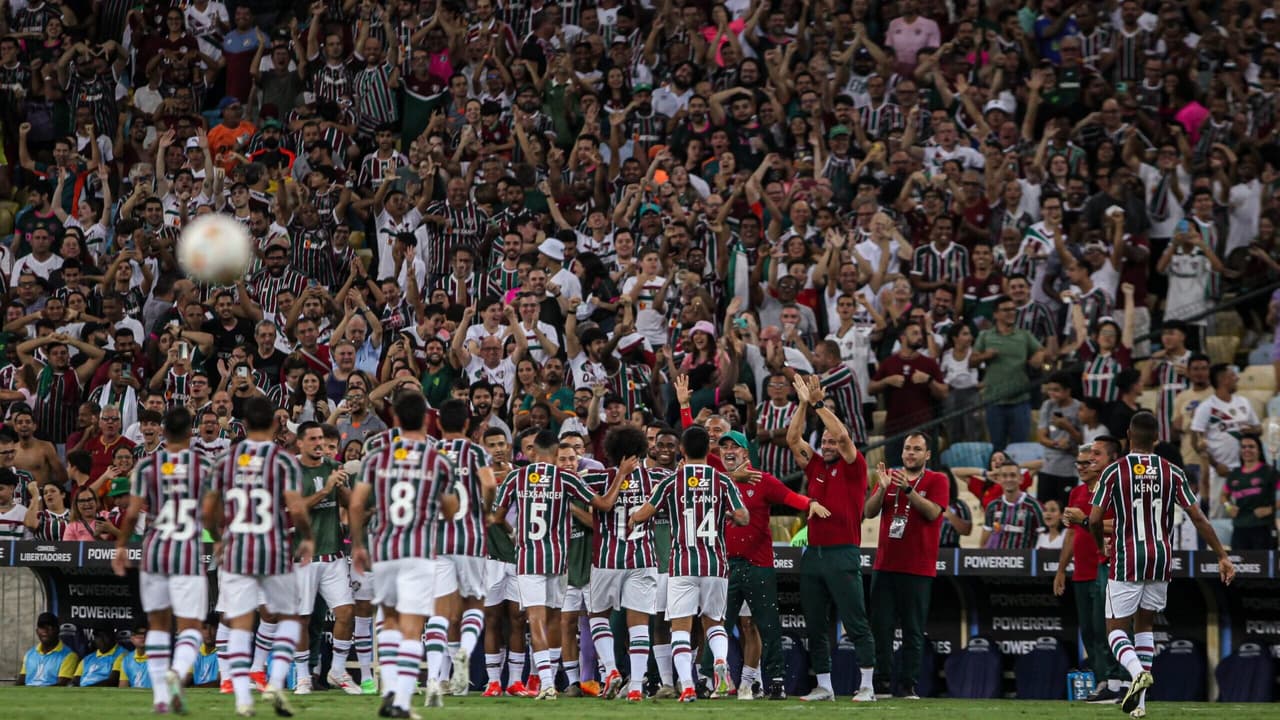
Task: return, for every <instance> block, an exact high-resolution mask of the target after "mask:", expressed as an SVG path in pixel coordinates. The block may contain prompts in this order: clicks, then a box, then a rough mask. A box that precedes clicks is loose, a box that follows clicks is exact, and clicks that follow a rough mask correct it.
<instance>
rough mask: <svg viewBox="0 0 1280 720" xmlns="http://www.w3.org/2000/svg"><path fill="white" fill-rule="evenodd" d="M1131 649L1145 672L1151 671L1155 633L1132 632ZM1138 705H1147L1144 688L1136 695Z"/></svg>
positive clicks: (1154, 649) (1144, 706)
mask: <svg viewBox="0 0 1280 720" xmlns="http://www.w3.org/2000/svg"><path fill="white" fill-rule="evenodd" d="M1133 649H1134V651H1135V652H1136V653H1138V662H1140V663H1142V669H1143V670H1144V671H1145V672H1151V663H1152V662H1153V661H1154V660H1155V653H1156V634H1155V633H1152V632H1140V633H1134V634H1133ZM1138 707H1140V708H1143V709H1144V710H1145V709H1146V707H1147V691H1146V690H1143V691H1142V693H1141V694H1139V695H1138Z"/></svg>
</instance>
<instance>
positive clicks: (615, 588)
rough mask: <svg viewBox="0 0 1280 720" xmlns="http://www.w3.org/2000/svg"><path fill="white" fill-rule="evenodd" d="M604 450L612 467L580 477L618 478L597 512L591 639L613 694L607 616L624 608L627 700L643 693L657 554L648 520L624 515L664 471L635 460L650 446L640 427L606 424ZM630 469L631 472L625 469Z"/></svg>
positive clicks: (599, 486)
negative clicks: (613, 498) (607, 504)
mask: <svg viewBox="0 0 1280 720" xmlns="http://www.w3.org/2000/svg"><path fill="white" fill-rule="evenodd" d="M604 451H605V456H606V457H607V458H608V459H609V464H610V465H611V466H612V467H611V468H610V469H609V470H608V471H606V472H602V473H591V474H589V475H587V476H585V477H584V478H583V480H585V481H586V483H587V485H588V486H589V487H590V488H591V489H592V491H594V492H603V491H604V490H605V488H607V487H608V486H609V485H610V484H612V483H613V482H614V481H616V480H617V479H618V476H621V477H622V482H621V484H620V485H619V488H620V489H619V492H618V502H617V504H616V505H614V508H613V510H612V511H610V512H607V513H605V512H597V513H596V514H595V522H594V528H595V534H596V542H595V548H596V552H595V561H594V562H593V563H592V566H591V584H590V586H589V588H588V591H587V610H588V611H589V612H590V614H591V640H592V642H593V643H594V645H595V648H596V654H597V656H598V657H599V658H600V662H601V663H602V664H603V665H604V673H605V678H604V687H603V688H602V692H601V694H602V695H603V696H604V697H605V698H606V699H612V698H614V697H616V696H617V695H618V693H619V692H620V691H621V689H622V674H621V673H620V672H618V665H617V661H616V660H615V659H614V643H613V632H612V631H611V630H610V628H609V616H610V615H611V614H612V612H613V611H614V610H626V614H627V638H628V643H627V647H628V656H629V659H630V665H631V672H630V685H629V687H628V688H627V700H628V701H630V702H640V701H641V700H643V699H644V694H643V692H642V688H643V687H644V674H645V670H646V669H647V668H648V666H649V617H650V616H651V615H653V613H654V611H655V608H656V601H655V598H654V595H655V593H656V592H657V589H658V570H657V568H656V563H657V554H656V552H655V550H654V547H653V526H652V525H650V524H648V523H646V524H644V525H637V526H635V527H634V528H629V527H628V526H627V521H628V519H629V518H630V515H631V513H632V512H633V511H634V510H635V509H636V508H638V507H640V506H641V505H643V504H644V503H645V502H646V501H648V499H649V497H650V496H651V495H652V494H653V490H654V489H655V488H656V487H657V484H658V482H659V481H660V480H662V479H665V478H666V477H667V473H666V472H658V473H654V472H652V471H650V470H649V468H646V467H642V466H641V465H640V463H639V462H638V460H637V459H638V458H642V457H644V456H645V455H647V454H648V451H649V448H648V441H647V440H646V439H645V434H644V431H643V430H640V429H638V428H635V427H630V426H623V427H619V428H614V429H613V430H610V431H609V434H608V435H606V436H605V439H604ZM629 459H630V460H629ZM628 470H629V471H630V472H626V471H628Z"/></svg>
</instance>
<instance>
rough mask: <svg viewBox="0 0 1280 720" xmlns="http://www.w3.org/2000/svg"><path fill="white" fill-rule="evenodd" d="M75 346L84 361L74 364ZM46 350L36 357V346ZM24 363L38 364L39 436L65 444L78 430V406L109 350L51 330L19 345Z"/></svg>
mask: <svg viewBox="0 0 1280 720" xmlns="http://www.w3.org/2000/svg"><path fill="white" fill-rule="evenodd" d="M68 346H71V347H74V348H75V349H76V350H77V352H78V354H79V355H82V356H84V358H85V360H84V362H81V363H80V365H79V366H77V367H74V368H73V367H71V351H70V349H69V348H68ZM40 348H43V349H44V350H45V357H44V358H43V359H41V358H40V357H38V356H37V354H36V351H37V349H40ZM17 350H18V358H19V361H20V362H21V364H23V365H26V366H30V367H38V368H39V372H38V373H37V392H36V407H35V411H36V412H35V419H36V422H37V427H38V428H39V429H38V431H37V434H38V435H39V437H40V439H42V440H48V441H49V442H51V443H53V444H54V445H56V446H61V445H64V444H66V442H67V437H68V436H69V435H71V432H72V430H74V429H75V422H76V408H78V407H79V406H80V401H81V398H83V397H84V396H85V394H86V388H87V387H88V384H89V381H90V380H91V379H92V378H93V373H94V371H96V370H97V369H98V365H99V364H100V363H101V362H102V359H103V358H104V357H106V351H105V350H103V349H102V348H100V347H98V346H97V345H91V344H90V343H87V342H85V341H83V340H78V339H76V338H71V337H68V336H66V335H64V334H62V333H52V334H50V335H46V336H44V337H42V338H37V339H35V340H28V341H26V342H24V343H22V344H21V345H19V346H18V348H17Z"/></svg>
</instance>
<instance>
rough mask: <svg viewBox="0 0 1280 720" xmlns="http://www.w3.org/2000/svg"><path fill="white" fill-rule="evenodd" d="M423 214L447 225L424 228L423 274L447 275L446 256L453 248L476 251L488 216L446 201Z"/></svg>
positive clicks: (472, 205) (468, 205)
mask: <svg viewBox="0 0 1280 720" xmlns="http://www.w3.org/2000/svg"><path fill="white" fill-rule="evenodd" d="M406 162H407V161H406ZM426 214H427V215H439V216H441V217H445V218H448V221H449V224H448V227H445V226H442V225H428V226H427V227H428V228H429V230H428V232H429V237H430V247H429V248H426V249H425V250H426V256H425V258H424V259H425V260H426V261H427V272H428V273H431V274H433V275H446V274H448V273H449V256H450V255H451V254H452V253H453V251H454V249H455V248H458V247H468V248H471V249H472V250H475V249H476V248H478V247H480V242H481V241H482V240H484V235H485V231H486V230H487V229H488V227H489V213H487V212H485V211H484V210H483V209H482V208H481V207H480V206H479V205H477V204H475V203H474V202H471V201H467V202H466V203H465V204H463V205H461V206H457V207H455V206H453V205H450V204H449V202H448V201H446V200H440V201H437V202H435V203H433V204H432V205H431V206H429V207H428V208H427V212H426Z"/></svg>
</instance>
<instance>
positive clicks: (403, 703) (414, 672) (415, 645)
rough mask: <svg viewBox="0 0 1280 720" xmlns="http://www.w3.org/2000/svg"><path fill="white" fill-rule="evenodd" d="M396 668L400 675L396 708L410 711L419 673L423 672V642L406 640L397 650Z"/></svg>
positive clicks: (395, 701)
mask: <svg viewBox="0 0 1280 720" xmlns="http://www.w3.org/2000/svg"><path fill="white" fill-rule="evenodd" d="M396 666H397V668H396V669H397V670H398V673H397V675H396V683H395V685H393V686H392V687H394V688H395V694H396V696H395V700H394V703H395V706H396V707H398V708H401V709H403V710H408V709H409V705H410V704H411V703H412V702H413V693H414V692H415V691H417V689H418V673H419V672H420V671H421V670H422V641H421V640H419V639H418V638H405V639H403V640H401V641H400V645H399V647H398V648H397V649H396Z"/></svg>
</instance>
